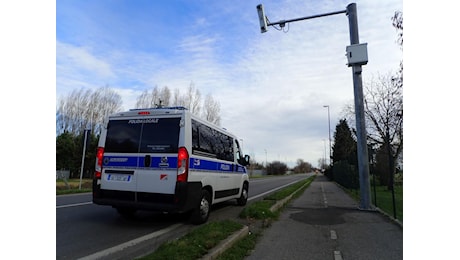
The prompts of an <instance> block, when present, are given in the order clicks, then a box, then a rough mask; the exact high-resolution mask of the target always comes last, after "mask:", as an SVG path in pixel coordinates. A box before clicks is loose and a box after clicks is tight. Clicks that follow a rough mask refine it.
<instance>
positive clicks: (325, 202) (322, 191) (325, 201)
mask: <svg viewBox="0 0 460 260" xmlns="http://www.w3.org/2000/svg"><path fill="white" fill-rule="evenodd" d="M321 193H322V194H323V202H324V207H325V208H327V198H326V193H325V192H324V187H323V183H322V182H321Z"/></svg>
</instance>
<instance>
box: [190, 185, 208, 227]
mask: <svg viewBox="0 0 460 260" xmlns="http://www.w3.org/2000/svg"><path fill="white" fill-rule="evenodd" d="M210 210H211V195H210V194H209V192H208V191H207V190H202V191H201V200H200V203H199V204H198V205H197V206H196V208H195V209H194V210H193V212H192V216H191V221H192V223H193V224H196V225H199V224H203V223H205V222H206V221H208V218H209V212H210Z"/></svg>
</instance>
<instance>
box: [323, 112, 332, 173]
mask: <svg viewBox="0 0 460 260" xmlns="http://www.w3.org/2000/svg"><path fill="white" fill-rule="evenodd" d="M323 107H327V121H328V122H329V165H331V164H332V162H331V158H332V147H331V115H330V113H329V105H324V106H323Z"/></svg>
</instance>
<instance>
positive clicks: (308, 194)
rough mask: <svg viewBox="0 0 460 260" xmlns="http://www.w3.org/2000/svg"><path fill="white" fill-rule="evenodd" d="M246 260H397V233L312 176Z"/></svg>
mask: <svg viewBox="0 0 460 260" xmlns="http://www.w3.org/2000/svg"><path fill="white" fill-rule="evenodd" d="M246 259H247V260H253V259H254V260H259V259H264V260H270V259H273V260H275V259H276V260H281V259H289V260H293V259H311V260H316V259H318V260H327V259H334V260H342V259H344V260H361V259H362V260H369V259H373V260H379V259H382V260H383V259H389V260H390V259H391V260H395V259H403V230H402V228H401V227H400V226H399V225H397V224H396V223H394V222H393V221H391V220H390V219H389V218H388V217H386V216H384V215H382V214H381V213H379V212H370V211H362V210H359V209H358V203H357V202H356V201H354V200H353V199H352V198H351V197H350V196H349V195H348V194H346V193H345V192H344V191H343V190H342V189H341V188H340V187H338V186H337V185H336V184H335V183H334V182H330V181H328V180H327V178H326V177H325V176H323V175H318V176H317V177H316V179H315V181H313V182H312V183H311V185H310V187H308V188H307V189H306V190H305V192H304V193H303V194H302V196H300V197H299V198H297V199H295V200H294V201H292V202H291V203H290V204H288V205H286V208H285V209H284V210H283V212H282V213H281V215H280V218H279V220H277V221H275V222H273V224H272V225H271V227H269V228H267V229H266V230H265V231H264V232H263V234H262V237H261V239H260V240H259V242H258V243H257V245H256V247H255V249H254V251H253V252H252V253H251V255H250V256H249V257H247V258H246Z"/></svg>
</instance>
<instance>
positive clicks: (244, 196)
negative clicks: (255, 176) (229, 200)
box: [236, 183, 248, 206]
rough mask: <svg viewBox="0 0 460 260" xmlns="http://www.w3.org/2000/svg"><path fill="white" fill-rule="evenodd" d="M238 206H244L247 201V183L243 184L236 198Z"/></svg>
mask: <svg viewBox="0 0 460 260" xmlns="http://www.w3.org/2000/svg"><path fill="white" fill-rule="evenodd" d="M236 202H237V203H238V205H239V206H244V205H246V203H247V202H248V184H247V183H245V184H243V189H242V191H241V196H240V197H239V198H238V199H237V200H236Z"/></svg>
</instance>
